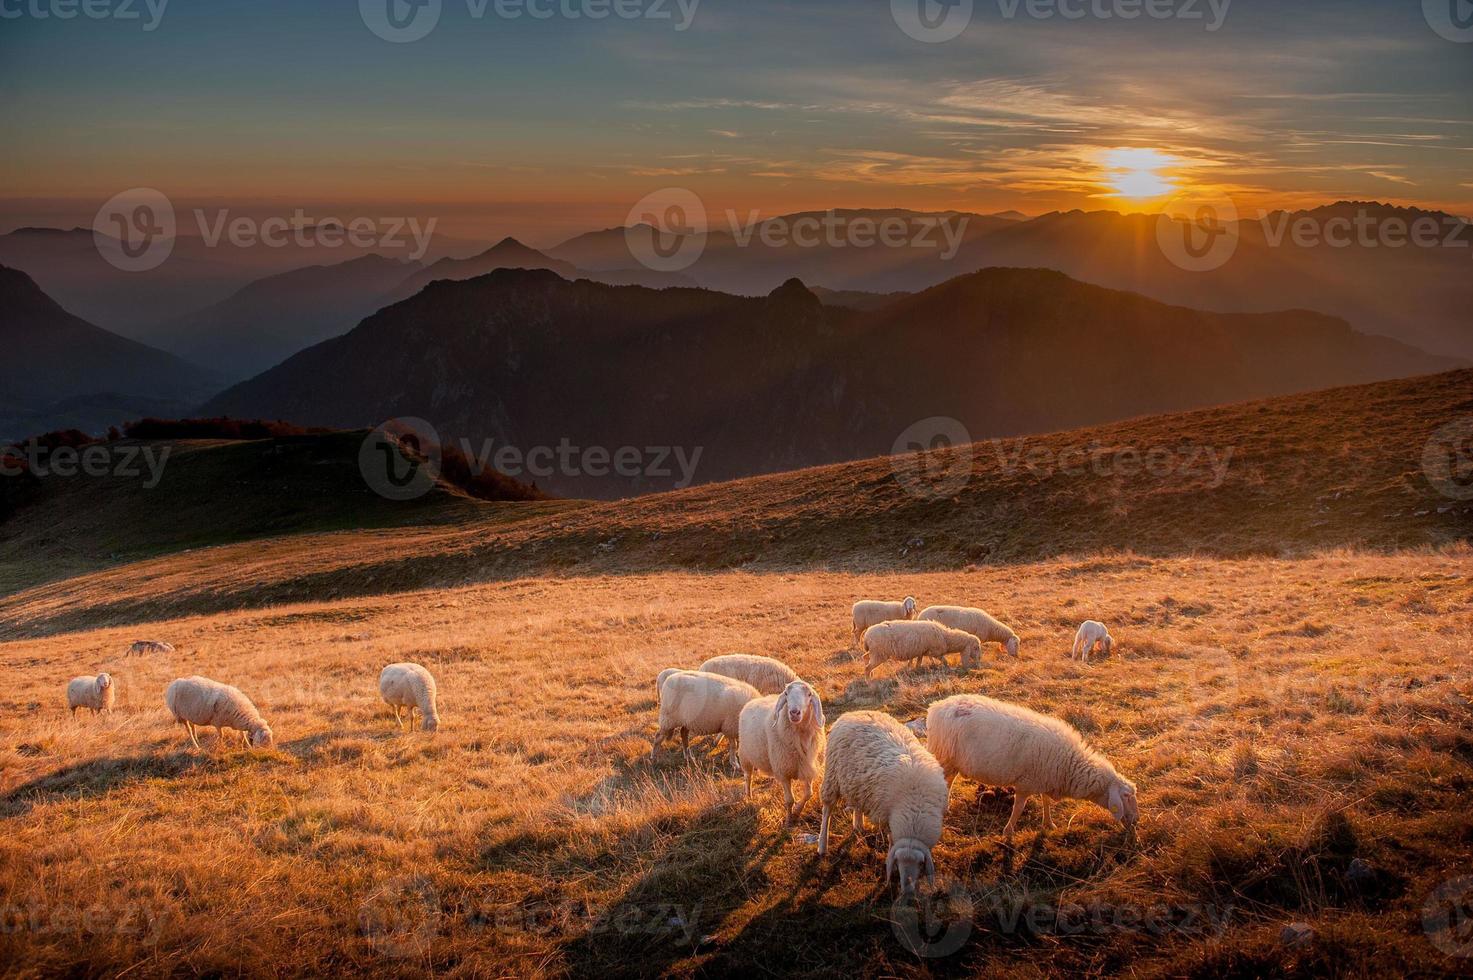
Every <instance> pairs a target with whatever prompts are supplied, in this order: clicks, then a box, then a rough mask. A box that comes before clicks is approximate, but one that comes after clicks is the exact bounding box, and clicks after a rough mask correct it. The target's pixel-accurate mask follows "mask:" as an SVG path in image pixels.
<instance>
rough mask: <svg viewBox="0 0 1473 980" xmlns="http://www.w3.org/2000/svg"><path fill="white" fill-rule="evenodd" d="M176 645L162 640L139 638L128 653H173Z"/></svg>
mask: <svg viewBox="0 0 1473 980" xmlns="http://www.w3.org/2000/svg"><path fill="white" fill-rule="evenodd" d="M173 652H174V645H173V644H172V643H165V642H164V641H162V640H139V641H138V642H136V643H134V644H133V645H132V646H130V647H129V648H128V653H129V654H130V655H131V654H136V653H173Z"/></svg>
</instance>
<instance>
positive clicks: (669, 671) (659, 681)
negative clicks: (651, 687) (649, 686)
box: [655, 667, 690, 698]
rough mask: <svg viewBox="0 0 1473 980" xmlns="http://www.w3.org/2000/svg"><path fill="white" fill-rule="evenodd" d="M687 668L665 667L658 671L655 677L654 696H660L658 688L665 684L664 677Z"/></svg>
mask: <svg viewBox="0 0 1473 980" xmlns="http://www.w3.org/2000/svg"><path fill="white" fill-rule="evenodd" d="M689 669H690V668H688V667H666V668H665V669H664V670H662V671H660V673H659V675H658V676H656V677H655V697H656V698H658V697H659V696H660V688H662V687H664V686H665V680H666V678H668V677H669V676H670V675H671V674H679V673H682V672H684V671H686V670H689Z"/></svg>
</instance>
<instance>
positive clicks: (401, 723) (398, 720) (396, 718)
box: [394, 704, 404, 732]
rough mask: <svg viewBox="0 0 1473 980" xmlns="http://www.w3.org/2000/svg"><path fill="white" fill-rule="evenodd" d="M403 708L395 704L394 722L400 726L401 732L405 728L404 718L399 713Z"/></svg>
mask: <svg viewBox="0 0 1473 980" xmlns="http://www.w3.org/2000/svg"><path fill="white" fill-rule="evenodd" d="M402 710H403V709H402V708H400V707H399V706H398V705H397V704H396V705H394V722H395V723H396V724H397V725H398V726H399V731H401V732H402V731H403V730H404V718H403V716H401V715H400V713H399V712H400V711H402Z"/></svg>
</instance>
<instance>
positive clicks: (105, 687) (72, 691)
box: [66, 673, 117, 718]
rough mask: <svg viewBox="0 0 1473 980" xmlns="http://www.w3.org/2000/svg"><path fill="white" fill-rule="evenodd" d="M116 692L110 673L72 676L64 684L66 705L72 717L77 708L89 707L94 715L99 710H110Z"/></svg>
mask: <svg viewBox="0 0 1473 980" xmlns="http://www.w3.org/2000/svg"><path fill="white" fill-rule="evenodd" d="M116 693H117V692H116V691H115V690H114V689H113V679H112V676H111V675H110V674H105V673H104V674H98V675H97V676H96V677H87V676H85V675H84V676H82V677H73V678H72V679H71V680H70V681H67V685H66V706H67V707H68V708H70V709H72V717H73V718H75V717H77V709H78V708H91V709H92V713H93V714H94V715H95V714H97V713H98V712H99V711H111V710H113V698H114V696H115V694H116Z"/></svg>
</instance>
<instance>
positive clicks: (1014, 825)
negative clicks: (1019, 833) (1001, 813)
mask: <svg viewBox="0 0 1473 980" xmlns="http://www.w3.org/2000/svg"><path fill="white" fill-rule="evenodd" d="M1027 805H1028V794H1027V793H1022V792H1020V793H1018V794H1017V795H1016V796H1015V797H1014V798H1013V815H1012V816H1010V817H1008V822H1007V826H1005V827H1003V829H1002V832H1003V836H1005V837H1006V838H1007V839H1008V840H1010V841H1011V840H1012V839H1013V831H1015V830H1017V829H1018V818H1019V817H1020V816H1022V815H1023V808H1024V807H1025V806H1027Z"/></svg>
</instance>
